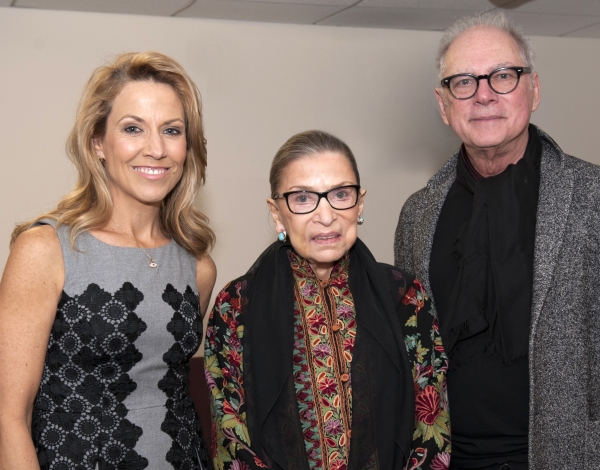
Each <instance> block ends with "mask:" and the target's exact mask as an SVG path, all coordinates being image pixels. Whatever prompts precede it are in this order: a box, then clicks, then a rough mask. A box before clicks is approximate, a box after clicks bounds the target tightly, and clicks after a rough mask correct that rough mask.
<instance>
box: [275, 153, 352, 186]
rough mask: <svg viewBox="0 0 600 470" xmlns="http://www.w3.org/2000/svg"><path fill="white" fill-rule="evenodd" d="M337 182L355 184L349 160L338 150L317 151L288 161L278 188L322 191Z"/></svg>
mask: <svg viewBox="0 0 600 470" xmlns="http://www.w3.org/2000/svg"><path fill="white" fill-rule="evenodd" d="M338 184H356V176H355V175H354V171H353V170H352V165H351V164H350V161H349V160H348V159H347V158H346V157H345V156H344V155H342V154H341V153H339V152H319V153H316V154H311V155H305V156H303V157H300V158H297V159H296V160H293V161H292V162H290V163H289V164H288V165H287V166H286V167H285V168H284V170H283V174H282V178H281V188H280V190H281V191H288V190H290V189H294V188H299V187H302V188H305V189H313V190H319V191H324V190H327V189H330V188H332V187H335V186H336V185H338Z"/></svg>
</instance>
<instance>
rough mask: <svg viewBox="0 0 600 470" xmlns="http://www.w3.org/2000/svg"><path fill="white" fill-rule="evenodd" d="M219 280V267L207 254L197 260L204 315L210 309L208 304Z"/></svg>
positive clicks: (197, 277) (199, 291)
mask: <svg viewBox="0 0 600 470" xmlns="http://www.w3.org/2000/svg"><path fill="white" fill-rule="evenodd" d="M216 280H217V266H216V265H215V262H214V261H213V259H212V258H211V257H210V255H209V254H208V253H207V254H205V255H204V256H201V257H200V258H197V259H196V283H197V284H198V293H199V294H200V307H201V311H202V315H204V312H206V309H207V308H208V302H209V301H210V296H211V295H212V291H213V288H214V287H215V281H216Z"/></svg>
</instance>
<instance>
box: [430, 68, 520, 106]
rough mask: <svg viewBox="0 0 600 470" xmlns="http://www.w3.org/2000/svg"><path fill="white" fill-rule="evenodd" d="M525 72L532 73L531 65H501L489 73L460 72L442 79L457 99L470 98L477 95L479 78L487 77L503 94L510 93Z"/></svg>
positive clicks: (494, 87) (490, 83) (494, 88)
mask: <svg viewBox="0 0 600 470" xmlns="http://www.w3.org/2000/svg"><path fill="white" fill-rule="evenodd" d="M524 73H531V68H530V67H500V68H499V69H496V70H494V71H493V72H491V73H489V74H488V75H473V74H472V73H459V74H457V75H451V76H450V77H446V78H444V79H442V82H441V84H442V86H443V87H444V86H445V87H448V90H450V93H452V96H454V97H455V98H456V99H457V100H468V99H469V98H472V97H473V96H475V93H477V89H478V88H479V80H482V79H486V80H487V82H488V85H489V86H490V88H491V89H492V90H494V91H495V92H496V93H499V94H501V95H505V94H507V93H510V92H511V91H513V90H514V89H515V88H517V85H518V84H519V79H520V78H521V75H522V74H524Z"/></svg>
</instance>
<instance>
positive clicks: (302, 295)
mask: <svg viewBox="0 0 600 470" xmlns="http://www.w3.org/2000/svg"><path fill="white" fill-rule="evenodd" d="M270 182H271V198H270V199H268V200H267V203H268V205H269V208H270V211H271V215H272V217H273V220H274V222H275V229H276V231H277V232H278V233H279V235H278V239H279V241H277V242H275V243H274V244H272V245H271V246H270V247H269V248H268V249H267V250H266V251H265V252H264V253H263V254H262V255H261V256H260V257H259V258H258V260H257V261H256V262H255V263H254V265H253V266H252V267H251V268H250V270H249V271H248V272H247V273H246V274H245V275H244V276H242V277H240V278H238V279H236V280H235V281H232V282H230V283H229V284H228V285H227V286H226V287H225V289H223V291H221V292H220V293H219V295H218V296H217V299H216V303H215V306H214V309H213V310H212V311H211V313H210V317H209V325H208V329H207V338H206V350H205V364H206V369H207V378H208V383H209V388H210V390H211V395H212V405H213V413H214V420H215V424H216V435H215V439H216V442H215V457H214V463H215V467H216V468H218V469H231V470H233V469H235V470H247V469H258V468H271V469H290V470H291V469H306V470H308V469H323V470H346V469H355V470H367V469H369V470H371V469H379V470H392V469H402V468H409V469H429V468H431V469H435V470H442V469H445V468H447V467H448V463H449V454H448V452H449V450H450V449H449V447H450V446H449V443H448V436H449V430H448V410H447V400H446V390H445V371H446V367H447V359H446V356H445V354H444V351H443V348H442V344H441V340H440V336H439V334H438V331H437V320H436V317H435V312H434V310H433V308H432V306H431V303H430V301H429V298H428V295H427V293H426V292H425V291H424V290H423V287H422V285H421V284H420V283H419V281H417V280H416V279H414V277H413V276H411V275H410V274H408V273H406V272H402V271H400V270H397V269H395V268H393V267H392V266H388V265H384V264H380V263H377V262H376V261H375V259H374V258H373V256H372V255H371V253H370V252H369V250H368V249H367V247H366V246H365V245H364V244H363V243H362V242H361V241H360V240H359V239H358V238H357V226H358V225H360V224H362V223H363V221H364V219H363V217H362V212H363V204H364V198H365V193H366V191H365V190H364V189H361V187H360V177H359V174H358V170H357V166H356V161H355V159H354V156H353V155H352V152H351V151H350V149H349V148H348V147H347V146H346V145H345V144H344V143H343V142H341V141H340V140H339V139H337V138H335V137H333V136H331V135H329V134H326V133H324V132H320V131H308V132H304V133H301V134H298V135H295V136H294V137H292V138H291V139H289V140H288V141H287V142H286V143H285V144H284V145H283V147H281V149H279V152H278V153H277V155H276V156H275V159H274V160H273V164H272V167H271V177H270Z"/></svg>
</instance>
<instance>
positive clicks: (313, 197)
mask: <svg viewBox="0 0 600 470" xmlns="http://www.w3.org/2000/svg"><path fill="white" fill-rule="evenodd" d="M359 192H360V186H358V185H356V184H352V185H348V186H340V187H339V188H333V189H330V190H329V191H325V192H323V193H317V192H315V191H289V192H287V193H283V194H280V195H278V196H276V197H275V198H274V199H281V198H284V199H285V202H286V203H287V206H288V209H289V210H290V212H292V213H293V214H308V213H310V212H312V211H314V210H315V209H316V208H317V207H318V206H319V202H321V198H323V197H324V198H325V199H327V202H328V203H329V205H330V206H331V207H333V208H334V209H336V210H339V211H344V210H346V209H352V208H353V207H354V206H355V205H356V203H357V202H358V193H359Z"/></svg>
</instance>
